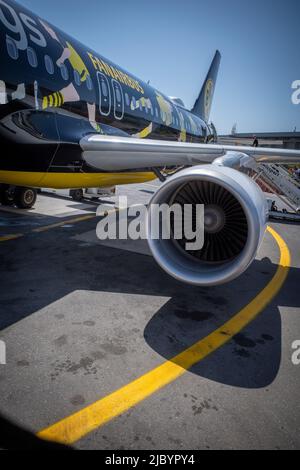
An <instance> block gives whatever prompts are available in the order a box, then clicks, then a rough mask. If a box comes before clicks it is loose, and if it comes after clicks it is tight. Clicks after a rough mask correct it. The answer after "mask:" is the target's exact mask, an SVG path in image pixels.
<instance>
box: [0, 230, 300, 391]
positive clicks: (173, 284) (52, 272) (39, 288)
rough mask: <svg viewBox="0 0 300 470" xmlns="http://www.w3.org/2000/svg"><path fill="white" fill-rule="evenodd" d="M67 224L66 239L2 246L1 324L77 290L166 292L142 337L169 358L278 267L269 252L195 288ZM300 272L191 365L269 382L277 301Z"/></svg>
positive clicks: (249, 381) (292, 293)
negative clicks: (92, 241)
mask: <svg viewBox="0 0 300 470" xmlns="http://www.w3.org/2000/svg"><path fill="white" fill-rule="evenodd" d="M70 230H71V232H70V233H71V236H70V237H69V238H68V239H67V240H66V234H65V232H49V233H48V234H45V236H43V237H32V238H30V237H28V239H27V240H26V244H23V243H22V240H20V241H19V242H18V241H17V242H15V243H14V250H11V251H5V254H4V252H3V253H2V256H1V261H2V262H1V270H2V275H3V277H2V279H3V282H2V288H3V289H1V294H0V309H1V311H0V330H1V329H5V328H7V327H8V326H11V325H13V324H14V323H16V322H18V321H20V320H22V319H23V318H26V317H27V316H29V315H31V314H32V313H35V312H37V311H39V310H41V309H43V308H44V307H46V306H49V305H50V304H51V303H53V302H56V301H57V300H59V299H62V298H64V297H65V296H67V295H68V294H70V293H72V292H74V291H77V290H86V291H95V292H109V293H118V294H133V295H144V296H160V297H167V298H169V300H168V301H167V302H166V303H165V304H164V306H163V307H162V308H161V309H160V310H159V311H158V312H157V313H156V314H155V315H154V316H153V317H151V318H149V319H148V320H146V321H148V323H147V324H146V327H145V330H144V338H145V341H146V342H147V343H148V345H149V346H150V347H151V348H152V349H153V350H154V351H156V352H157V353H158V354H159V355H160V356H161V357H162V358H163V359H167V360H171V359H172V358H173V357H174V356H176V355H177V354H178V353H180V352H182V351H184V350H185V349H186V348H188V347H190V346H191V345H193V344H194V343H196V342H198V341H199V340H201V339H202V338H204V337H205V336H207V335H208V334H209V333H211V332H212V331H214V330H215V329H216V328H218V327H220V326H222V325H223V324H224V323H226V322H227V321H228V320H229V319H230V318H231V317H232V316H233V315H235V314H236V313H237V312H239V311H240V310H241V308H243V307H244V306H245V305H247V304H248V303H249V302H250V301H251V300H252V299H253V298H254V297H255V296H256V295H257V294H258V293H259V292H260V291H261V290H262V289H263V288H264V287H265V286H266V285H267V284H268V282H270V280H271V278H272V277H273V275H274V274H275V272H276V269H277V267H278V266H277V264H275V263H272V262H271V260H270V259H269V258H263V259H261V260H258V259H257V260H255V261H254V262H253V264H252V265H251V266H250V268H249V269H248V270H247V271H246V272H245V273H244V274H243V275H242V276H240V277H239V278H238V279H236V280H235V281H233V282H231V283H230V284H227V285H223V286H217V287H210V288H201V287H194V286H189V285H185V284H182V283H180V282H177V281H176V280H174V279H172V278H170V277H169V276H168V275H167V274H166V273H164V272H163V271H162V270H161V269H160V268H159V267H158V265H157V264H156V262H155V261H154V259H153V258H152V257H150V256H146V255H141V254H136V253H132V252H128V251H125V250H120V249H115V248H108V247H103V246H101V245H85V244H82V243H81V242H79V241H78V240H77V239H76V238H75V236H74V234H75V233H78V227H76V228H74V231H73V232H72V229H70ZM81 230H83V231H84V230H86V228H85V227H84V226H83V227H81ZM75 231H76V232H75ZM68 233H69V232H68ZM299 278H300V274H299V269H298V268H291V269H290V272H289V277H288V280H287V282H286V284H285V286H284V287H283V289H282V290H281V292H280V294H279V295H278V296H277V297H276V298H275V299H274V300H273V302H272V303H271V304H270V305H269V306H268V307H267V308H266V309H265V310H264V311H263V312H262V313H261V314H260V315H259V316H258V317H257V319H256V320H254V321H253V322H252V323H251V324H250V325H249V326H248V327H247V328H245V329H244V330H243V331H242V332H241V333H239V334H238V335H237V336H236V337H234V338H233V339H232V341H230V342H229V343H228V344H226V345H225V346H224V347H222V348H221V349H220V350H218V351H215V352H214V353H213V354H212V355H211V356H209V357H207V358H206V359H205V360H203V361H201V362H200V363H199V364H197V365H196V366H194V367H193V368H192V370H191V372H192V373H194V374H197V375H199V376H202V377H206V378H209V379H210V380H214V381H216V382H219V383H224V384H228V385H232V386H236V387H247V388H259V387H265V386H266V385H268V384H270V383H271V382H272V381H273V380H274V378H275V377H276V374H277V372H278V369H279V366H280V361H281V318H280V313H279V310H278V305H285V306H289V307H297V306H299V295H298V291H299V285H298V284H299ZM123 313H124V312H123ZM83 315H84V312H83ZM120 315H122V312H120Z"/></svg>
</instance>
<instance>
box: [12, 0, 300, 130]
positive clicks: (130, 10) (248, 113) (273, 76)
mask: <svg viewBox="0 0 300 470" xmlns="http://www.w3.org/2000/svg"><path fill="white" fill-rule="evenodd" d="M19 3H22V4H23V5H25V6H26V7H27V8H29V9H31V10H32V11H34V12H35V13H38V14H39V15H40V16H42V17H44V18H46V19H48V20H49V21H50V22H52V23H53V24H54V25H56V26H58V27H60V28H61V29H63V30H64V31H66V32H67V33H69V34H71V35H72V36H74V37H76V39H78V40H80V41H81V42H83V43H84V44H86V45H87V46H89V47H91V48H93V49H95V50H96V51H98V52H99V53H100V54H102V55H104V56H105V57H107V58H109V59H110V60H112V61H113V62H115V63H117V64H118V65H120V66H122V67H123V68H125V69H126V70H128V71H130V72H131V73H133V74H135V75H137V76H138V77H139V78H141V79H143V80H145V81H148V80H150V82H151V84H153V85H154V86H155V87H156V88H158V89H159V90H160V91H162V92H164V93H165V94H167V95H170V96H178V97H180V98H182V99H183V101H184V102H185V104H186V106H187V107H191V106H192V105H193V103H194V100H195V99H196V96H197V94H198V93H199V89H200V87H201V85H202V82H203V80H204V78H205V75H206V73H207V70H208V68H209V65H210V61H211V59H212V57H213V54H214V52H215V50H216V49H219V50H220V51H221V53H222V62H221V68H220V72H219V77H218V83H217V89H216V94H215V98H214V103H213V108H212V113H211V119H212V120H213V122H214V123H215V125H216V127H217V129H218V131H219V133H228V132H229V131H230V130H231V128H232V125H233V124H234V123H235V122H237V129H238V131H239V132H255V131H256V132H259V131H261V132H262V131H266V132H267V131H289V130H292V129H293V128H294V127H295V126H297V130H299V131H300V105H298V106H295V105H293V104H292V102H291V94H292V90H291V84H292V82H293V81H294V80H300V2H299V0H260V1H258V0H251V1H250V0H249V1H247V0H239V1H238V0H223V1H222V0H214V1H211V0H184V1H183V0H151V1H146V0H113V1H107V0H106V1H104V0H86V1H82V0H44V1H43V2H41V0H19Z"/></svg>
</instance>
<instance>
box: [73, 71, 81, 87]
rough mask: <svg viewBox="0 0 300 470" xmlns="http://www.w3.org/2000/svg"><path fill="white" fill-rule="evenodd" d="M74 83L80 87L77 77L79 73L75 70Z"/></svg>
mask: <svg viewBox="0 0 300 470" xmlns="http://www.w3.org/2000/svg"><path fill="white" fill-rule="evenodd" d="M74 81H75V83H76V85H77V86H80V85H81V79H80V75H79V72H77V70H74Z"/></svg>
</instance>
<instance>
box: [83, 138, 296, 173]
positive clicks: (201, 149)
mask: <svg viewBox="0 0 300 470" xmlns="http://www.w3.org/2000/svg"><path fill="white" fill-rule="evenodd" d="M80 146H81V148H82V151H83V157H84V159H85V161H86V162H87V163H88V164H89V165H91V166H92V167H94V168H96V169H97V170H103V171H112V172H113V171H122V170H141V169H149V168H160V167H165V166H173V165H180V166H181V165H189V166H194V165H199V164H201V163H213V162H214V161H215V160H216V159H218V158H219V157H223V159H222V164H223V165H224V166H226V155H227V154H228V156H229V158H228V166H231V163H230V161H232V155H233V154H235V155H236V154H240V155H246V156H248V157H252V158H253V160H254V162H257V163H291V164H294V163H300V150H285V149H278V148H276V149H272V148H263V147H245V146H234V145H216V144H194V143H186V142H170V141H161V140H150V139H135V138H130V137H116V136H103V135H99V134H97V135H89V136H86V137H84V138H83V139H81V141H80Z"/></svg>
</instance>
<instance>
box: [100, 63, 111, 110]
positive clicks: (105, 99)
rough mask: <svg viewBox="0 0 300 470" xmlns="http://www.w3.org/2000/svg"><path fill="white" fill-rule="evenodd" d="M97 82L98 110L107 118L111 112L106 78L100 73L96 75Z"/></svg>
mask: <svg viewBox="0 0 300 470" xmlns="http://www.w3.org/2000/svg"><path fill="white" fill-rule="evenodd" d="M97 80H98V87H99V97H100V103H99V110H100V113H101V114H102V115H103V116H108V115H109V114H110V111H111V95H110V88H109V82H108V79H107V77H106V76H105V75H104V74H103V73H100V72H98V73H97Z"/></svg>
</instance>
